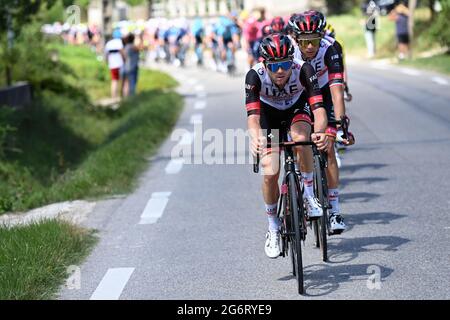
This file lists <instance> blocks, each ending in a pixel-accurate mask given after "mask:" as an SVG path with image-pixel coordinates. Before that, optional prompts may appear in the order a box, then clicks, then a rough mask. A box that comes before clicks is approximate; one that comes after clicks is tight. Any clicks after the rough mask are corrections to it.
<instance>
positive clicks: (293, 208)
mask: <svg viewBox="0 0 450 320" xmlns="http://www.w3.org/2000/svg"><path fill="white" fill-rule="evenodd" d="M298 187H299V183H298V181H297V177H296V175H295V173H291V174H289V177H288V190H289V208H290V215H291V222H292V224H291V230H290V232H291V235H292V236H291V246H292V250H291V252H292V254H293V257H292V262H293V267H294V275H295V277H296V278H297V283H298V293H299V294H303V293H304V284H303V261H302V246H301V242H302V238H303V235H302V232H303V229H304V228H303V227H302V222H303V217H302V214H301V212H300V210H303V199H302V197H301V194H300V193H299V188H298ZM299 195H300V196H299Z"/></svg>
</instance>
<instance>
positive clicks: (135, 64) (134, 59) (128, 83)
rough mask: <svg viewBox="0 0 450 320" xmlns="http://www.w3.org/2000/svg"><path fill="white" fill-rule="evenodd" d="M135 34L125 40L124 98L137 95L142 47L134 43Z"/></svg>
mask: <svg viewBox="0 0 450 320" xmlns="http://www.w3.org/2000/svg"><path fill="white" fill-rule="evenodd" d="M134 40H135V37H134V34H132V33H130V34H129V35H128V36H127V37H126V38H125V49H124V52H125V64H124V70H123V74H124V96H133V95H134V94H135V93H136V85H137V80H138V72H139V51H140V49H141V47H142V43H141V44H140V46H139V47H138V46H136V45H135V43H134Z"/></svg>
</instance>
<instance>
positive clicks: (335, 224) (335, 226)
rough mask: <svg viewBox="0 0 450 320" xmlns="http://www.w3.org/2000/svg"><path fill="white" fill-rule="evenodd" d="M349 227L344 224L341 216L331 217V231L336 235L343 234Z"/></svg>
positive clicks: (332, 215)
mask: <svg viewBox="0 0 450 320" xmlns="http://www.w3.org/2000/svg"><path fill="white" fill-rule="evenodd" d="M345 229H347V226H346V225H345V223H344V218H342V216H341V215H340V214H331V215H330V230H331V232H332V233H334V234H339V233H342V232H343V231H344V230H345Z"/></svg>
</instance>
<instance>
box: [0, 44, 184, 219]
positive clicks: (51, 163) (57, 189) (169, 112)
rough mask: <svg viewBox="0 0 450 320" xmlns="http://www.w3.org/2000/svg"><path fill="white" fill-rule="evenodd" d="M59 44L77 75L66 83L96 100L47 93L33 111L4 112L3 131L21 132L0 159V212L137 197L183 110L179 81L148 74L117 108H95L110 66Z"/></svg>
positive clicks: (62, 55) (0, 112)
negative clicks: (151, 160) (129, 195)
mask: <svg viewBox="0 0 450 320" xmlns="http://www.w3.org/2000/svg"><path fill="white" fill-rule="evenodd" d="M53 46H54V48H57V49H58V50H60V51H59V52H60V59H61V60H62V61H63V62H66V63H67V64H68V65H69V66H70V67H71V68H72V69H73V70H74V71H75V73H76V75H77V76H76V78H71V76H70V75H67V81H68V82H70V81H72V83H71V84H72V85H74V86H75V87H76V88H77V89H80V90H81V92H86V93H87V96H88V97H89V99H88V100H86V98H85V96H84V97H83V96H78V95H76V94H75V95H72V94H65V93H64V94H57V93H55V92H51V91H44V92H42V93H40V94H39V95H38V96H37V97H36V100H35V102H34V103H33V106H31V107H30V108H27V109H23V110H19V111H15V112H10V111H8V110H6V109H5V108H0V127H2V124H8V125H10V126H11V127H13V128H14V131H12V132H9V133H8V135H7V137H6V139H4V140H5V141H4V148H3V149H4V154H3V155H1V154H0V214H1V213H4V212H9V211H23V210H28V209H31V208H35V207H38V206H42V205H45V204H48V203H53V202H59V201H66V200H75V199H81V198H84V199H92V198H98V197H101V196H105V195H111V194H115V193H123V192H128V191H131V190H132V189H133V187H134V183H135V180H136V178H137V176H138V175H139V173H140V172H142V171H143V170H144V169H145V168H146V166H147V165H148V160H146V159H147V158H148V157H149V156H151V155H152V154H154V153H155V152H156V150H157V148H158V146H159V145H160V143H161V142H162V141H163V140H164V139H165V137H166V136H167V135H168V134H169V133H170V131H171V129H172V127H173V125H174V124H175V123H176V121H177V119H178V116H179V114H180V112H181V109H182V99H181V97H180V96H179V95H177V94H176V93H174V92H173V91H170V89H171V88H173V87H174V86H175V85H176V84H177V83H176V81H174V80H173V79H172V78H170V77H169V76H168V75H166V74H164V73H161V72H157V71H149V70H141V71H140V80H139V86H138V94H137V95H136V96H135V97H132V98H129V99H125V100H124V101H123V102H122V103H121V106H120V108H119V109H118V110H116V111H113V110H110V109H100V108H96V107H95V106H94V105H95V104H94V103H93V101H94V100H95V99H98V98H101V97H104V96H105V95H108V94H109V74H108V70H107V69H106V68H105V67H104V63H102V62H99V61H97V60H96V56H95V54H94V53H92V52H91V51H90V50H89V49H88V48H85V47H70V48H68V47H64V46H62V45H59V44H54V45H53ZM72 49H73V51H72ZM104 73H106V74H104ZM167 89H169V91H167Z"/></svg>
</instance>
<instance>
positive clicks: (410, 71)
mask: <svg viewBox="0 0 450 320" xmlns="http://www.w3.org/2000/svg"><path fill="white" fill-rule="evenodd" d="M400 71H401V72H402V73H404V74H407V75H409V76H420V75H421V74H422V73H421V72H420V71H418V70H415V69H409V68H401V69H400Z"/></svg>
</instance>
